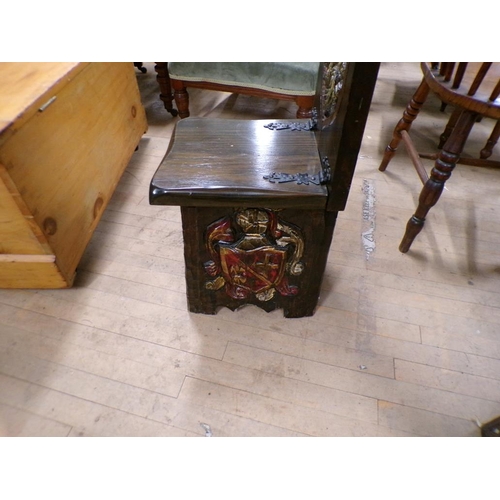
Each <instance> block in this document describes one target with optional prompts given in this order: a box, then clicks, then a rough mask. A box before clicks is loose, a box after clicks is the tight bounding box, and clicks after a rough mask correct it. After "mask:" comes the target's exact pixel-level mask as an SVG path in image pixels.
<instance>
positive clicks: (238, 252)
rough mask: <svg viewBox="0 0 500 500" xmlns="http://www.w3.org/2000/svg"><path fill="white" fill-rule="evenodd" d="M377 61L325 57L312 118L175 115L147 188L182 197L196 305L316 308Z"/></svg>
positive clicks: (208, 308)
mask: <svg viewBox="0 0 500 500" xmlns="http://www.w3.org/2000/svg"><path fill="white" fill-rule="evenodd" d="M378 67H379V64H378V63H323V64H322V65H321V67H320V71H319V73H318V75H317V82H316V84H317V95H316V99H317V100H316V113H315V116H314V117H313V118H312V119H297V120H282V121H279V122H269V120H241V119H216V118H210V117H206V118H187V119H185V120H180V121H179V122H178V123H177V124H176V128H175V131H174V134H173V136H172V140H171V143H170V145H169V148H168V150H167V154H166V156H165V157H164V159H163V161H162V162H161V164H160V166H159V168H158V170H157V172H156V173H155V175H154V176H153V179H152V181H151V185H150V191H149V199H150V203H151V204H153V205H177V206H180V207H181V215H182V230H183V236H184V259H185V273H186V284H187V287H186V288H187V299H188V307H189V310H190V311H191V312H196V313H204V314H215V313H216V311H217V309H218V308H219V307H228V308H229V309H231V310H236V309H238V308H239V307H241V306H243V305H246V304H254V305H256V306H258V307H260V308H262V309H264V310H266V311H271V310H274V309H277V308H281V309H283V310H284V315H285V317H302V316H310V315H312V314H313V313H314V310H315V308H316V304H317V302H318V298H319V291H320V287H321V282H322V277H323V272H324V269H325V265H326V261H327V256H328V249H329V247H330V243H331V240H332V237H333V230H334V227H335V221H336V218H337V214H338V212H339V211H342V210H344V208H345V205H346V202H347V197H348V194H349V188H350V184H351V180H352V176H353V173H354V168H355V165H356V161H357V157H358V152H359V148H360V145H361V140H362V136H363V131H364V127H365V122H366V119H367V115H368V111H369V108H370V102H371V97H372V93H373V89H374V86H375V82H376V78H377V72H378ZM318 76H319V78H318Z"/></svg>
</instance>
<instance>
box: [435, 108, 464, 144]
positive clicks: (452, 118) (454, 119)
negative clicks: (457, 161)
mask: <svg viewBox="0 0 500 500" xmlns="http://www.w3.org/2000/svg"><path fill="white" fill-rule="evenodd" d="M461 113H462V110H461V109H460V108H455V109H454V110H453V113H452V114H451V116H450V119H449V120H448V123H447V124H446V127H445V129H444V132H443V133H442V134H441V135H440V136H439V144H438V149H442V148H443V146H444V145H445V143H446V141H447V140H448V138H449V137H450V135H451V133H452V131H453V129H454V128H455V125H456V124H457V120H458V119H459V118H460V114H461Z"/></svg>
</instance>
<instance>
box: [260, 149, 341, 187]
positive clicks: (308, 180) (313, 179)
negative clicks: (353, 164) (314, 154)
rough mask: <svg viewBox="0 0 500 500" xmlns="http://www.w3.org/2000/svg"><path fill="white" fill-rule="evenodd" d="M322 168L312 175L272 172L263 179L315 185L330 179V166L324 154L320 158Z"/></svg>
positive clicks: (274, 181)
mask: <svg viewBox="0 0 500 500" xmlns="http://www.w3.org/2000/svg"><path fill="white" fill-rule="evenodd" d="M321 163H322V169H321V170H320V171H319V172H318V173H317V174H314V175H309V174H300V173H299V174H286V173H283V172H279V173H277V172H272V173H270V174H268V175H264V179H266V180H268V181H269V182H272V183H278V184H281V183H284V182H296V183H297V184H306V185H309V184H315V185H317V186H319V185H321V184H327V183H328V182H329V181H330V179H331V168H330V163H329V161H328V158H327V157H326V156H325V157H324V158H323V159H322V160H321Z"/></svg>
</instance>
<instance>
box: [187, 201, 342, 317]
mask: <svg viewBox="0 0 500 500" xmlns="http://www.w3.org/2000/svg"><path fill="white" fill-rule="evenodd" d="M181 213H182V227H183V235H184V258H185V265H186V288H187V300H188V309H189V310H190V311H191V312H194V313H202V314H216V313H217V310H218V309H219V308H221V307H227V308H229V309H231V310H233V311H234V310H236V309H238V308H240V307H242V306H244V305H248V304H253V305H255V306H257V307H259V308H261V309H263V310H265V311H267V312H269V311H273V310H275V309H283V313H284V316H285V317H286V318H300V317H305V316H312V315H313V314H314V311H315V309H316V306H317V303H318V299H319V293H320V288H321V282H322V277H323V273H324V270H325V266H326V261H327V256H328V250H329V248H330V242H331V239H332V235H333V229H334V226H335V221H336V217H337V213H336V212H325V211H324V210H296V209H293V210H292V209H284V210H276V211H273V210H266V209H255V208H253V209H234V210H233V209H228V208H223V207H181ZM249 221H250V222H249ZM256 221H257V222H256ZM255 224H259V225H260V226H259V227H260V229H259V231H258V232H257V233H258V234H257V233H256V232H255V230H254V229H255ZM252 227H253V228H254V229H251V228H252Z"/></svg>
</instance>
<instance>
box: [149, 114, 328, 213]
mask: <svg viewBox="0 0 500 500" xmlns="http://www.w3.org/2000/svg"><path fill="white" fill-rule="evenodd" d="M269 123H270V121H269V120H224V119H206V118H189V119H186V120H182V121H180V122H179V123H178V124H177V127H176V130H175V133H174V134H175V135H174V136H173V138H172V148H171V150H170V152H169V153H168V155H167V156H166V157H165V158H164V160H163V161H162V163H161V164H160V167H159V168H158V171H157V173H156V174H155V177H154V179H153V182H152V191H151V203H152V204H157V205H179V206H213V205H215V206H235V203H236V204H246V205H248V204H249V205H252V206H265V207H269V208H285V207H290V206H291V207H293V206H296V205H297V204H300V206H301V207H304V208H325V204H326V195H327V190H326V187H325V186H321V185H320V186H318V185H314V184H309V185H305V184H302V185H298V184H296V183H294V182H287V183H282V184H278V183H271V182H269V181H268V180H266V179H264V176H265V175H268V174H270V173H272V172H274V171H277V169H278V168H279V170H280V171H281V172H289V173H292V174H293V173H297V172H301V173H308V174H310V175H314V174H316V173H318V172H319V170H320V169H321V162H320V160H319V156H318V149H317V145H316V141H315V136H314V132H312V131H311V132H308V131H296V130H270V129H268V128H266V125H268V124H269ZM280 123H297V121H293V120H281V121H280ZM303 123H304V124H305V123H306V122H303Z"/></svg>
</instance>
